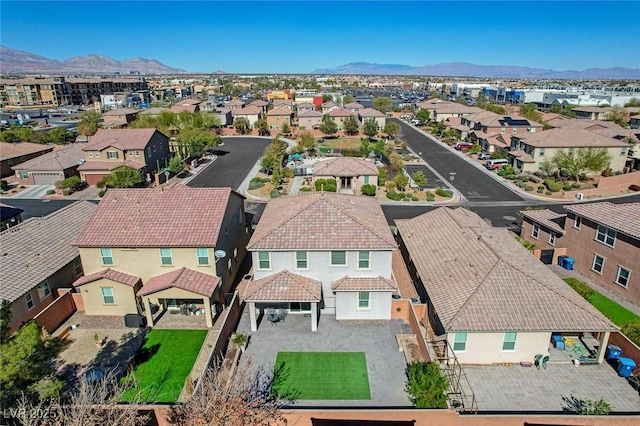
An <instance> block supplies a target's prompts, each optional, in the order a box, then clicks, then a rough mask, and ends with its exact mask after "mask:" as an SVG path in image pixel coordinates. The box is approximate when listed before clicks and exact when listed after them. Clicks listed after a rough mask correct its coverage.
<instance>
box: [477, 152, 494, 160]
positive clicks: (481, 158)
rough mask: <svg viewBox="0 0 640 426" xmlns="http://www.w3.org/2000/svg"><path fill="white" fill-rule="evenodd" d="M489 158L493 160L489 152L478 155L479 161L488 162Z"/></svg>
mask: <svg viewBox="0 0 640 426" xmlns="http://www.w3.org/2000/svg"><path fill="white" fill-rule="evenodd" d="M489 158H491V154H490V153H488V152H485V151H482V152H481V153H480V154H478V160H488V159H489Z"/></svg>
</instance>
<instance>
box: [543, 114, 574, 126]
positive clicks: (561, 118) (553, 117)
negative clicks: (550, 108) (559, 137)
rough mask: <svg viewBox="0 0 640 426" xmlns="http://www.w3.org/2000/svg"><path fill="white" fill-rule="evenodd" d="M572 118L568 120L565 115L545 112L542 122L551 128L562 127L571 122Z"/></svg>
mask: <svg viewBox="0 0 640 426" xmlns="http://www.w3.org/2000/svg"><path fill="white" fill-rule="evenodd" d="M572 120H573V118H569V117H567V116H566V115H562V114H556V113H555V112H547V113H545V114H542V122H543V123H545V124H548V125H549V126H551V127H563V125H564V124H565V123H567V122H570V121H572Z"/></svg>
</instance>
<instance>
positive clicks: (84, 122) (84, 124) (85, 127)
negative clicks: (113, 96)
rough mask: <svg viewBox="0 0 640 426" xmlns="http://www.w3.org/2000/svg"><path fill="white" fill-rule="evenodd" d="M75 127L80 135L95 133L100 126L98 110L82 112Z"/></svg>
mask: <svg viewBox="0 0 640 426" xmlns="http://www.w3.org/2000/svg"><path fill="white" fill-rule="evenodd" d="M77 128H78V133H79V134H81V135H82V136H93V135H95V134H96V132H97V131H98V129H99V128H100V113H99V112H98V111H85V112H83V113H82V116H81V117H80V122H79V123H78V126H77Z"/></svg>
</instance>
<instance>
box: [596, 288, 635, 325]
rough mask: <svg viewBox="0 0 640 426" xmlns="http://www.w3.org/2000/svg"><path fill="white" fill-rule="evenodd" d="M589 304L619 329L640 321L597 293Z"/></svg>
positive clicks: (631, 313) (629, 312)
mask: <svg viewBox="0 0 640 426" xmlns="http://www.w3.org/2000/svg"><path fill="white" fill-rule="evenodd" d="M589 303H591V304H592V305H593V306H595V307H596V309H597V310H599V311H600V312H602V313H603V314H604V316H606V317H607V318H609V319H610V320H611V321H613V323H614V324H615V325H617V326H618V327H622V326H623V325H625V324H626V323H628V322H632V321H638V320H640V317H639V316H638V315H636V314H634V313H633V312H631V311H629V310H627V309H626V308H624V307H622V306H620V305H618V304H617V303H616V302H614V301H613V300H611V299H608V298H607V297H605V296H603V295H602V294H600V293H598V292H595V293H594V294H593V296H591V297H590V298H589Z"/></svg>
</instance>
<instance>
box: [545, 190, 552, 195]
mask: <svg viewBox="0 0 640 426" xmlns="http://www.w3.org/2000/svg"><path fill="white" fill-rule="evenodd" d="M545 195H553V192H551V191H547V192H545Z"/></svg>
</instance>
